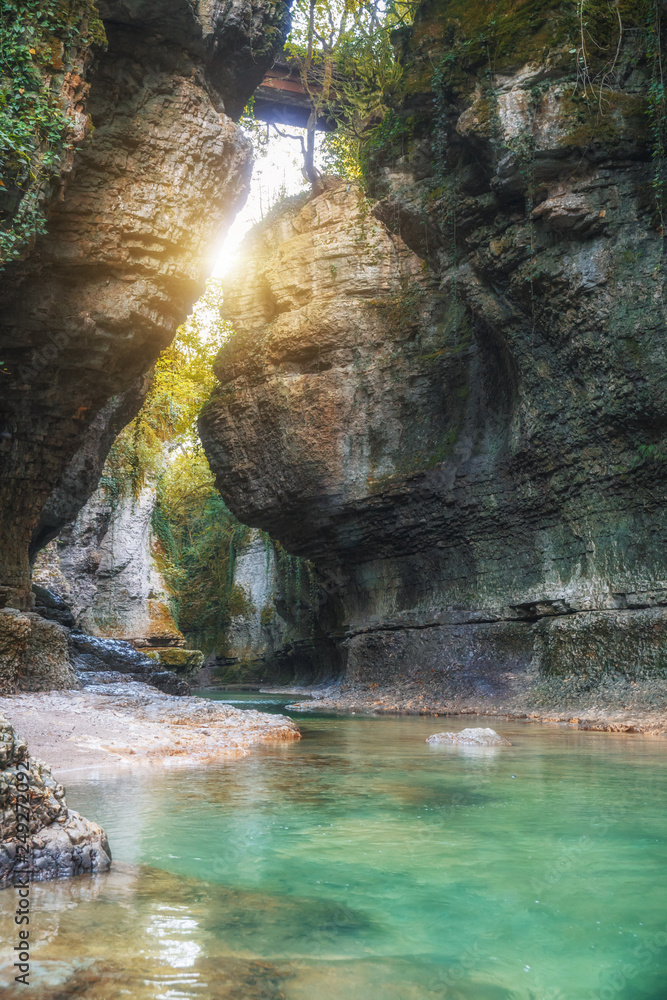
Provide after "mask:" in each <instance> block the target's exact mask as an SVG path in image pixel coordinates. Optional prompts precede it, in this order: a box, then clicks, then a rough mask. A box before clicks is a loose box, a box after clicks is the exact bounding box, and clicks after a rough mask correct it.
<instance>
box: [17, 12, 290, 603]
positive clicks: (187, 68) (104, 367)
mask: <svg viewBox="0 0 667 1000" xmlns="http://www.w3.org/2000/svg"><path fill="white" fill-rule="evenodd" d="M99 12H100V15H101V17H102V19H103V21H104V28H105V31H106V38H107V42H108V45H107V48H106V51H103V50H102V48H101V47H100V46H98V48H97V50H96V51H95V52H94V55H93V54H92V53H93V49H92V48H91V49H90V50H86V57H85V59H84V58H83V57H81V58H78V57H76V53H74V54H72V53H67V54H66V58H67V60H68V62H67V64H66V65H65V66H64V70H63V72H65V71H67V72H69V71H70V70H69V69H68V66H69V65H70V63H71V66H72V67H74V69H76V70H77V80H78V88H79V89H78V91H77V95H76V98H77V99H76V101H75V102H74V104H72V102H71V101H70V104H72V107H75V110H76V114H77V115H78V116H79V118H78V119H77V120H79V119H80V120H81V122H83V123H85V122H86V121H87V122H88V126H90V127H88V126H86V128H84V126H83V125H82V127H81V129H80V130H79V131H80V132H81V134H82V135H83V133H84V132H87V135H88V138H87V139H86V141H85V142H83V143H82V144H81V148H80V149H79V150H78V151H77V150H76V149H75V148H74V147H75V145H76V144H77V143H76V138H75V137H74V136H73V137H72V138H73V139H74V141H72V142H71V143H70V145H71V147H72V148H71V150H70V151H69V152H68V154H67V157H66V158H65V160H64V161H63V165H62V172H61V174H62V176H61V177H60V178H59V182H58V183H54V184H51V185H50V187H49V188H48V190H47V191H46V193H45V194H44V192H42V194H41V195H40V197H42V200H44V198H46V201H45V202H44V204H45V207H46V208H47V209H48V227H47V232H46V233H45V234H43V235H39V236H38V237H37V239H36V241H35V244H34V248H33V249H32V252H31V253H29V254H28V256H27V257H25V259H19V260H16V261H14V262H12V263H11V264H9V265H8V266H7V267H6V269H5V271H4V273H3V280H2V286H1V289H0V356H1V358H2V362H3V365H2V374H1V375H0V379H1V381H2V392H1V397H0V425H1V426H0V484H1V485H0V505H1V508H2V512H3V517H2V525H1V528H0V598H1V600H0V606H3V605H8V606H12V607H17V608H19V609H21V608H22V609H29V607H30V603H31V596H30V583H29V568H28V548H29V545H30V542H31V538H33V537H34V539H35V542H36V544H37V546H39V545H41V544H44V543H45V542H46V541H47V540H48V538H49V537H53V536H54V534H55V533H56V532H57V530H58V529H59V528H60V527H61V526H62V524H63V523H65V522H66V521H67V520H71V519H72V517H73V516H75V514H76V511H77V510H78V508H79V507H80V506H81V505H82V503H83V502H84V501H85V500H86V498H87V497H88V496H89V495H90V494H91V493H92V491H93V489H94V488H95V486H96V485H97V480H98V478H99V473H100V470H101V466H102V463H103V460H104V455H105V452H106V450H108V448H109V446H110V444H111V442H112V440H113V436H114V434H115V433H117V432H118V430H119V429H120V427H121V426H122V425H123V424H124V423H126V422H127V421H128V420H129V419H130V418H131V417H132V416H133V415H134V413H136V412H137V410H138V408H139V406H140V405H141V398H142V392H144V391H145V385H142V379H143V376H144V375H145V374H146V373H147V372H148V371H149V369H150V367H151V365H152V363H153V362H154V360H155V358H156V357H157V355H158V353H159V352H160V350H161V349H162V348H163V347H165V346H166V344H168V343H169V341H170V340H171V338H172V336H173V334H174V332H175V329H176V327H177V326H178V324H179V323H180V322H182V320H183V319H184V318H185V316H186V315H187V313H188V311H189V309H190V306H191V305H192V303H193V301H194V300H195V299H196V298H197V296H198V294H199V292H200V290H201V287H202V283H203V280H204V278H205V277H206V275H207V270H208V269H209V263H210V262H209V261H208V259H207V258H208V256H209V255H210V254H211V252H213V251H214V249H215V245H216V241H217V240H218V239H219V236H220V234H221V230H222V228H223V227H224V226H225V225H226V224H227V223H228V222H229V221H230V218H231V217H232V216H233V213H234V211H235V210H236V208H237V207H238V206H239V204H240V202H241V201H242V199H243V198H244V196H245V192H246V187H247V183H248V176H249V170H250V151H249V147H248V144H247V142H246V141H245V139H244V138H243V137H242V135H241V134H240V132H239V130H238V128H237V126H236V125H235V123H234V120H233V119H234V118H235V117H237V116H238V115H239V113H240V111H241V109H242V108H243V106H244V105H245V103H246V101H247V99H248V97H249V96H250V94H251V93H252V90H253V88H254V87H255V86H256V85H257V84H258V83H259V82H260V81H261V79H262V76H263V74H264V72H265V69H266V68H267V66H268V65H270V63H271V61H272V59H273V57H274V55H275V52H276V51H278V50H279V49H280V47H281V45H282V39H283V37H284V32H285V29H286V22H287V7H286V5H285V4H283V3H282V2H279V3H276V4H274V3H269V2H265V0H239V2H235V0H232V2H224V3H223V2H218V0H213V2H196V3H191V2H189V0H139V2H138V3H132V4H127V3H124V2H120V0H105V2H102V3H100V5H99ZM61 63H62V60H61ZM73 71H74V70H73V69H72V72H73ZM52 72H53V71H52ZM67 94H69V91H67ZM66 96H67V95H66ZM68 99H69V98H68ZM63 100H65V98H63ZM67 106H68V107H69V105H67ZM86 116H87V117H86ZM79 138H81V136H79ZM45 508H47V509H46V510H45Z"/></svg>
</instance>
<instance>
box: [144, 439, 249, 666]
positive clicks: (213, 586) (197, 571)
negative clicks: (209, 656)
mask: <svg viewBox="0 0 667 1000" xmlns="http://www.w3.org/2000/svg"><path fill="white" fill-rule="evenodd" d="M153 530H154V531H155V534H156V536H157V538H158V540H159V543H160V552H159V554H158V565H159V567H160V569H161V571H162V573H163V576H164V578H165V581H166V583H167V586H168V587H169V589H170V591H171V593H172V595H173V609H172V610H173V612H174V616H175V618H176V621H177V623H178V627H179V628H180V629H181V631H182V632H183V633H184V634H185V635H186V637H187V639H188V641H189V642H190V643H191V644H192V645H193V646H194V647H195V648H197V649H202V650H203V651H204V652H210V650H211V649H214V648H215V647H216V645H217V643H218V642H219V641H220V639H221V637H222V636H223V634H224V631H225V629H226V628H227V626H228V625H229V622H230V619H231V617H232V616H234V615H239V614H244V613H248V612H249V611H250V608H249V606H248V602H247V599H246V597H245V595H244V594H243V591H242V590H241V589H240V588H239V587H237V586H234V584H233V579H234V561H235V558H236V554H237V552H238V551H239V549H241V548H242V547H243V545H244V544H245V543H246V542H247V541H248V538H249V535H250V528H248V527H246V525H244V524H240V523H239V521H237V519H236V518H235V517H234V515H233V514H231V512H230V511H228V510H227V508H226V506H225V503H224V500H223V499H222V497H221V496H220V494H219V493H218V491H217V490H216V488H215V484H214V480H213V476H212V474H211V471H210V469H209V467H208V463H207V461H206V457H205V455H204V453H203V451H202V449H201V448H194V449H189V450H187V451H183V452H180V453H178V454H177V455H176V456H175V457H174V458H173V460H172V461H171V462H170V463H169V464H168V466H167V467H166V469H165V470H164V473H163V475H162V476H161V478H160V480H159V482H158V499H157V505H156V507H155V511H154V513H153Z"/></svg>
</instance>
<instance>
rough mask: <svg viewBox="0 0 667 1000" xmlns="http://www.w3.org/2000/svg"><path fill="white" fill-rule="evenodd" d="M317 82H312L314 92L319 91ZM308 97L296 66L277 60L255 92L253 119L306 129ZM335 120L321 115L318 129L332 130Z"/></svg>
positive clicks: (309, 106)
mask: <svg viewBox="0 0 667 1000" xmlns="http://www.w3.org/2000/svg"><path fill="white" fill-rule="evenodd" d="M321 89H322V88H321V87H320V85H319V84H316V83H313V84H311V90H312V91H313V92H314V93H318V92H319V91H321ZM310 108H311V105H310V99H309V97H308V94H307V93H306V91H305V89H304V86H303V84H302V82H301V75H300V73H299V68H298V66H296V65H294V64H293V63H292V64H289V63H287V62H277V63H275V64H274V65H273V66H272V68H271V69H270V70H269V71H268V73H267V74H266V76H265V77H264V79H263V80H262V83H261V86H259V87H258V88H257V90H256V91H255V104H254V112H255V118H259V120H260V121H264V122H268V123H269V124H276V125H287V126H291V127H292V128H305V127H306V124H307V122H308V116H309V115H310ZM335 127H336V123H335V122H334V121H333V120H332V119H329V118H324V117H320V118H318V121H317V128H318V129H319V130H320V131H322V132H331V131H333V129H334V128H335Z"/></svg>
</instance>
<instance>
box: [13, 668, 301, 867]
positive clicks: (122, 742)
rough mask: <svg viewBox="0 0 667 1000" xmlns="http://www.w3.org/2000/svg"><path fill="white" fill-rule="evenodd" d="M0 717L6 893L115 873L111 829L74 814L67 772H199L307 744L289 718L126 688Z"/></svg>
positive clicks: (16, 708)
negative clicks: (261, 750) (257, 751)
mask: <svg viewBox="0 0 667 1000" xmlns="http://www.w3.org/2000/svg"><path fill="white" fill-rule="evenodd" d="M0 712H1V713H3V715H4V716H5V718H2V716H0V769H1V770H0V814H1V820H2V822H1V828H0V886H2V885H6V884H9V883H12V882H16V881H17V880H21V881H23V880H29V881H43V880H46V879H53V878H61V877H67V876H71V875H78V874H81V873H82V872H96V871H106V870H107V869H108V868H109V866H110V864H111V851H110V849H109V844H108V841H107V837H106V834H105V832H104V830H103V829H102V828H101V827H100V826H98V825H97V823H94V822H91V821H90V820H88V819H85V818H84V817H82V816H80V815H79V814H78V813H76V812H73V811H72V810H71V809H68V808H67V803H66V801H65V789H64V788H63V786H62V785H61V784H60V782H59V781H58V780H57V777H64V775H65V773H66V772H71V771H75V770H79V769H81V768H93V767H94V768H97V767H109V766H119V765H120V766H123V765H124V766H131V765H133V764H139V763H143V764H146V765H150V764H154V765H155V764H157V765H164V764H170V765H173V764H180V765H193V764H202V763H206V762H208V761H211V760H215V759H216V758H220V757H225V756H229V755H242V754H245V753H247V752H248V748H249V747H251V746H253V745H254V744H257V743H262V742H268V741H273V740H295V739H297V740H298V739H299V738H300V734H299V730H298V729H297V727H296V725H295V724H294V723H293V722H292V720H291V719H288V718H286V717H285V716H282V715H268V714H265V713H264V712H255V711H241V710H240V709H237V708H232V707H230V706H228V705H223V704H221V703H220V702H214V701H209V700H207V699H204V698H190V697H177V696H174V695H168V694H163V693H162V692H159V691H156V690H155V689H154V688H152V687H150V686H149V685H147V684H143V683H141V682H138V681H127V680H126V681H124V682H123V683H120V684H118V683H117V684H114V683H105V684H99V685H90V686H88V687H87V688H86V689H84V690H64V691H63V690H61V691H49V692H40V693H36V692H31V693H26V694H18V695H12V696H9V697H5V698H0ZM18 733H20V734H21V736H19V735H18ZM26 741H27V742H26ZM28 746H29V748H30V750H28ZM42 757H44V758H46V759H48V760H49V762H50V763H51V765H52V767H53V769H54V770H55V772H56V775H57V777H54V775H53V773H52V771H51V767H49V766H47V765H46V764H44V763H43V762H42V759H41V758H42Z"/></svg>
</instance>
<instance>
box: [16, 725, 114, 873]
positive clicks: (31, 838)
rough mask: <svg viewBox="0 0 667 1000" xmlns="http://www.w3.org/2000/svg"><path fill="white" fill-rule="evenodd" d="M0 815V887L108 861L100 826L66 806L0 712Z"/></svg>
mask: <svg viewBox="0 0 667 1000" xmlns="http://www.w3.org/2000/svg"><path fill="white" fill-rule="evenodd" d="M23 788H25V789H27V790H28V791H27V792H26V795H25V798H23V796H22V794H21V791H22V789H23ZM24 803H27V804H24ZM0 818H1V823H0V887H1V886H4V885H7V884H10V883H12V882H14V881H23V880H25V879H29V880H31V881H46V880H47V879H53V878H62V877H66V876H69V875H78V874H80V873H82V872H86V871H88V872H100V871H107V870H108V868H109V866H110V864H111V851H110V849H109V842H108V840H107V836H106V834H105V832H104V830H103V829H102V827H101V826H98V824H97V823H92V822H91V821H90V820H87V819H84V817H83V816H80V815H79V814H78V813H77V812H74V811H73V810H71V809H68V808H67V803H66V801H65V789H64V788H63V786H62V785H61V784H59V782H57V781H56V780H55V778H54V777H53V775H52V774H51V770H50V768H49V767H47V765H46V764H43V763H42V762H41V761H39V760H37V759H35V758H34V757H30V755H29V753H28V747H27V745H26V743H25V742H24V741H23V740H22V739H21V738H20V737H18V736H17V735H16V733H15V731H14V729H13V727H12V726H10V725H9V723H8V722H7V721H6V720H5V719H3V718H2V717H0Z"/></svg>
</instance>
